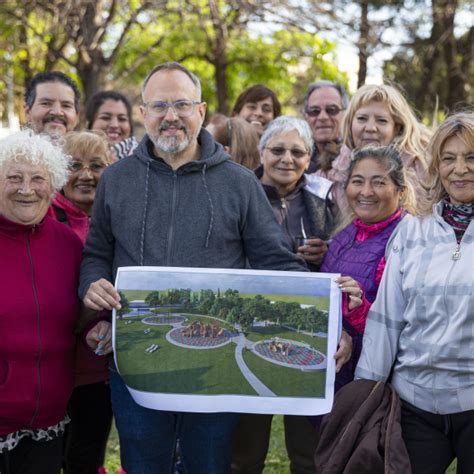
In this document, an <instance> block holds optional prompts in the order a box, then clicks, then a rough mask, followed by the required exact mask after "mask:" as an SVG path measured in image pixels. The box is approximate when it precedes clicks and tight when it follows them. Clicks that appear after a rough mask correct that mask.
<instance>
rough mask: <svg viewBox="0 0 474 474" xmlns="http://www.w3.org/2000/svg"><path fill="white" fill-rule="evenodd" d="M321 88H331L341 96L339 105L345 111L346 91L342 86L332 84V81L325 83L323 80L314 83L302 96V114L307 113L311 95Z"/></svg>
mask: <svg viewBox="0 0 474 474" xmlns="http://www.w3.org/2000/svg"><path fill="white" fill-rule="evenodd" d="M323 87H332V88H333V89H336V90H337V92H338V93H339V95H340V96H341V105H342V108H343V109H347V107H348V105H349V94H348V93H347V91H346V89H345V88H344V86H343V85H342V84H339V82H332V81H326V80H324V79H322V80H320V81H315V82H313V83H312V84H310V85H309V87H308V90H307V92H306V94H305V96H304V103H303V110H304V112H307V111H308V101H309V98H310V96H311V94H312V93H313V92H314V91H315V90H317V89H322V88H323Z"/></svg>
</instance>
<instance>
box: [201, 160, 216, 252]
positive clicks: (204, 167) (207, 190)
mask: <svg viewBox="0 0 474 474" xmlns="http://www.w3.org/2000/svg"><path fill="white" fill-rule="evenodd" d="M206 169H207V163H204V166H203V167H202V172H201V178H202V183H203V185H204V189H205V190H206V194H207V199H208V200H209V204H210V207H211V218H210V220H209V227H208V229H207V236H206V243H205V247H206V248H208V247H209V239H210V238H211V233H212V227H213V225H214V204H213V202H212V198H211V193H210V192H209V188H208V187H207V183H206Z"/></svg>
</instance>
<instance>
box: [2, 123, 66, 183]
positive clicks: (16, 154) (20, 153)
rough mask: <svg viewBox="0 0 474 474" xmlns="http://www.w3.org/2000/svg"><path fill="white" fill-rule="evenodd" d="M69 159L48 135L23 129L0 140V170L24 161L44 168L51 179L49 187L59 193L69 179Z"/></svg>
mask: <svg viewBox="0 0 474 474" xmlns="http://www.w3.org/2000/svg"><path fill="white" fill-rule="evenodd" d="M69 160H70V157H69V156H67V155H65V154H64V152H63V151H62V149H61V148H60V147H59V146H57V145H54V144H53V142H52V141H51V138H50V137H49V136H48V135H38V134H35V133H33V132H32V131H31V130H28V129H25V130H22V131H20V132H16V133H14V134H12V135H9V136H8V137H6V138H4V139H2V140H0V169H3V168H4V167H5V166H6V165H8V164H10V163H12V162H18V161H26V162H28V163H31V164H32V165H39V166H44V167H45V168H46V170H47V171H48V173H49V175H50V177H51V187H52V188H53V189H54V190H55V191H59V190H60V189H62V187H63V186H64V185H65V184H66V183H67V180H68V177H69Z"/></svg>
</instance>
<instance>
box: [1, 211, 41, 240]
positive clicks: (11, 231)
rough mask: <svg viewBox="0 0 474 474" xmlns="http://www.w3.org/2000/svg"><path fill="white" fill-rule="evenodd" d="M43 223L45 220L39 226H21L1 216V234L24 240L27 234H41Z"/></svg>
mask: <svg viewBox="0 0 474 474" xmlns="http://www.w3.org/2000/svg"><path fill="white" fill-rule="evenodd" d="M45 219H48V217H45ZM43 223H44V219H43V220H42V221H41V222H40V223H39V224H19V223H17V222H13V221H11V220H10V219H7V218H6V217H5V216H3V215H1V214H0V233H1V234H4V235H5V236H6V237H10V238H11V239H19V238H22V239H23V238H24V236H25V235H26V234H32V233H34V232H41V229H42V227H43Z"/></svg>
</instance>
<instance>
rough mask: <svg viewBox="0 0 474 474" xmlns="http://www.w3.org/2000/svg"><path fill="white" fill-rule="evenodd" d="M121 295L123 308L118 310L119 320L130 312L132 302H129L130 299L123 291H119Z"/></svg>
mask: <svg viewBox="0 0 474 474" xmlns="http://www.w3.org/2000/svg"><path fill="white" fill-rule="evenodd" d="M119 295H120V304H121V306H122V307H121V308H120V309H118V310H117V314H118V317H119V319H122V318H123V315H124V314H127V313H129V312H130V302H129V301H128V298H127V297H126V296H125V294H124V293H123V292H122V291H119Z"/></svg>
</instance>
